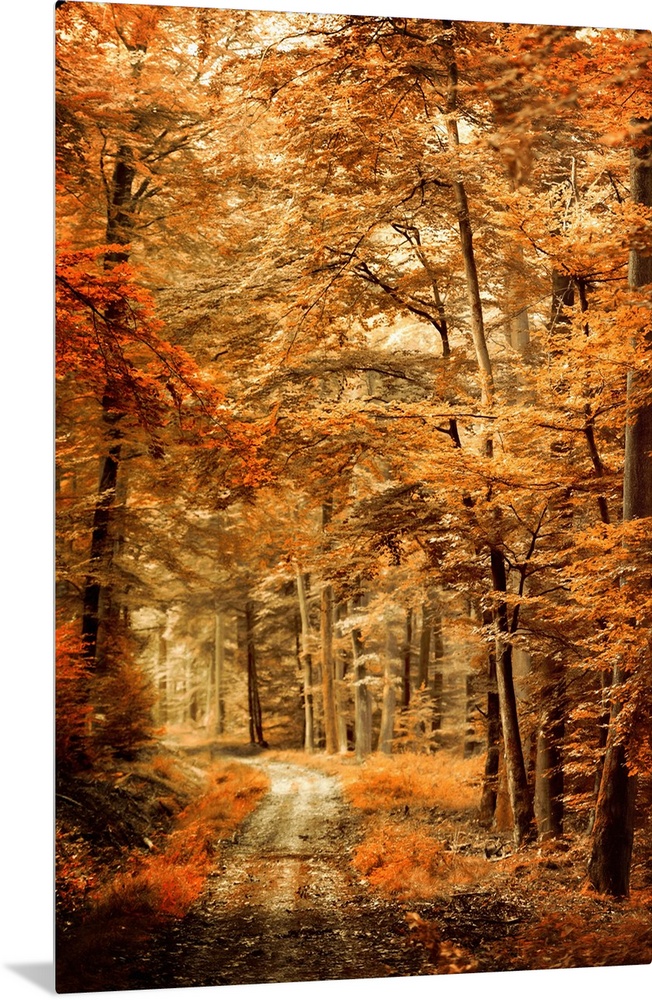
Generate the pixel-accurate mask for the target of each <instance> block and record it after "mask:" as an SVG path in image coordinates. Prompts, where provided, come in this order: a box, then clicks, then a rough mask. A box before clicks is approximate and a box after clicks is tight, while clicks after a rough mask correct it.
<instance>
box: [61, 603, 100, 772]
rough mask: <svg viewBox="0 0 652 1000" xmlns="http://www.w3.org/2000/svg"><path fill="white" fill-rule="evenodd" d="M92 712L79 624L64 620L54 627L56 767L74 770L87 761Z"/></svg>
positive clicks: (86, 763)
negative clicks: (63, 623)
mask: <svg viewBox="0 0 652 1000" xmlns="http://www.w3.org/2000/svg"><path fill="white" fill-rule="evenodd" d="M92 713H93V708H92V706H91V704H90V699H89V690H88V671H87V669H86V665H85V663H84V659H83V656H82V643H81V636H80V635H79V626H78V624H75V623H73V622H68V623H66V624H65V625H61V626H60V627H59V628H57V630H56V756H57V766H58V767H59V768H60V769H63V770H68V771H74V770H77V769H78V768H80V767H84V766H86V765H88V763H89V732H90V720H91V716H92Z"/></svg>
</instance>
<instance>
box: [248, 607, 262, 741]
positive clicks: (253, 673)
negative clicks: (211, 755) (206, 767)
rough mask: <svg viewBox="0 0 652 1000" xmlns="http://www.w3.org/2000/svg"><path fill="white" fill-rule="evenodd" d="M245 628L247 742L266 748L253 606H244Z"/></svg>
mask: <svg viewBox="0 0 652 1000" xmlns="http://www.w3.org/2000/svg"><path fill="white" fill-rule="evenodd" d="M245 626H246V635H247V701H248V707H249V742H250V743H257V744H258V745H259V746H267V743H266V742H265V738H264V736H263V716H262V711H261V707H260V693H259V691H258V671H257V667H256V647H255V641H254V604H253V601H247V603H246V605H245Z"/></svg>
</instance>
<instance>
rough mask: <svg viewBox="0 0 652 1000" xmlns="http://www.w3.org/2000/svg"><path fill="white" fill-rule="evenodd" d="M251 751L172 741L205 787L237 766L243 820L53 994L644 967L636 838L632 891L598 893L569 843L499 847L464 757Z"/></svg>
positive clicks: (641, 861)
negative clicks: (196, 874) (215, 770)
mask: <svg viewBox="0 0 652 1000" xmlns="http://www.w3.org/2000/svg"><path fill="white" fill-rule="evenodd" d="M250 753H251V752H250V751H249V750H248V749H247V748H236V747H226V746H223V747H219V748H216V747H215V746H214V745H213V746H211V747H209V746H205V747H201V746H196V747H194V748H190V747H189V748H186V757H185V759H186V761H187V760H192V767H193V768H194V769H195V770H196V771H197V772H198V773H199V772H201V770H202V769H206V770H209V769H210V767H211V766H214V763H213V765H212V764H211V759H210V758H211V755H212V757H213V762H215V761H217V762H218V764H219V766H220V767H222V769H223V774H222V776H221V777H220V782H222V785H221V787H224V785H223V782H224V781H225V780H226V779H225V778H224V776H223V775H224V774H226V773H231V771H232V770H233V768H235V772H234V773H236V774H237V776H238V781H240V782H244V781H245V779H244V775H245V772H246V773H247V774H248V775H249V777H248V778H247V779H246V782H245V784H246V789H245V791H243V792H242V796H243V797H247V796H249V797H250V798H251V797H252V796H253V798H251V802H250V806H249V807H248V810H249V811H248V815H247V816H246V818H245V819H244V820H243V821H242V822H240V823H239V825H237V826H233V824H232V827H233V829H232V830H231V832H230V833H229V834H228V836H223V837H222V838H221V840H220V843H219V850H218V851H217V852H216V853H215V855H214V857H212V859H211V860H210V861H209V863H208V865H207V868H206V874H205V878H204V879H203V880H202V889H201V891H200V892H198V893H197V897H196V899H194V901H192V902H191V903H190V905H189V906H188V907H186V908H185V912H184V910H183V909H182V910H180V911H179V912H177V913H175V912H174V910H173V908H172V911H171V912H170V914H169V918H168V919H167V920H166V921H165V922H164V923H162V924H160V925H158V926H155V925H153V926H152V927H151V932H150V933H146V932H145V926H146V922H145V924H143V923H142V921H141V922H140V923H139V926H140V927H141V930H142V933H141V934H140V935H139V934H136V935H134V933H133V926H132V924H131V923H130V921H129V920H128V918H125V916H124V914H122V915H121V913H120V911H119V909H118V913H117V916H116V919H117V921H118V924H119V926H120V927H122V929H123V930H124V931H125V933H124V935H123V936H122V937H120V935H119V934H118V936H117V938H114V939H113V942H112V944H111V946H110V949H109V950H110V951H111V954H110V955H107V961H106V962H105V963H104V964H102V963H101V962H100V963H99V964H98V962H97V961H95V963H94V969H95V977H96V978H95V985H93V981H92V980H91V981H89V980H88V978H86V979H84V976H83V974H82V975H81V978H80V973H79V969H80V968H81V969H83V968H84V966H85V964H86V963H85V962H83V961H81V962H80V961H79V960H77V959H76V960H75V961H74V962H72V963H71V962H68V964H67V968H68V970H70V969H71V968H72V967H73V966H74V968H75V969H76V970H77V971H76V972H75V973H74V974H73V975H71V974H70V972H68V974H67V976H66V974H65V973H64V975H63V977H62V979H61V982H60V984H59V989H60V990H61V989H63V990H64V991H65V990H66V989H67V990H68V991H71V990H81V989H89V988H91V989H93V988H94V989H98V988H102V987H100V986H98V985H97V982H98V981H99V979H98V977H99V978H100V979H102V981H103V982H104V983H105V985H104V987H103V988H105V989H106V988H107V985H106V983H107V982H108V983H110V984H111V985H110V987H109V988H114V989H115V988H119V987H122V988H164V987H171V986H200V985H220V984H244V983H271V982H293V981H310V980H326V979H347V978H368V977H378V978H380V977H387V976H408V975H430V974H445V973H450V972H471V971H496V970H508V969H540V968H568V967H575V966H592V965H624V964H643V963H649V962H650V961H652V870H651V867H650V842H649V835H648V836H646V835H645V833H644V831H643V832H641V833H640V835H639V837H638V839H637V854H636V857H635V861H634V878H633V883H634V884H633V891H632V894H631V897H630V898H629V899H628V900H626V901H613V900H607V899H604V898H602V897H599V896H597V895H596V894H594V893H591V892H590V891H589V890H587V888H586V879H585V867H586V851H587V843H586V838H585V837H583V836H581V835H574V836H566V837H564V838H561V839H560V840H558V841H555V842H552V843H550V844H547V845H544V846H541V847H539V846H534V847H530V848H527V849H526V850H521V851H518V852H514V851H513V850H512V849H511V846H510V844H509V838H508V836H507V835H496V834H495V833H493V832H492V833H488V832H487V831H486V830H484V829H482V828H481V827H480V826H479V824H478V823H477V819H476V808H475V803H476V802H477V783H478V761H477V758H475V759H474V758H471V759H470V760H469V761H462V760H460V759H459V758H454V759H453V758H452V757H451V756H449V755H447V754H437V755H435V756H434V757H433V758H426V759H425V760H424V757H423V756H418V755H416V754H402V755H397V756H396V757H393V758H383V757H378V758H376V757H374V758H372V759H370V760H369V761H367V762H366V763H365V764H363V765H358V764H356V763H355V761H354V760H353V758H351V757H343V758H334V757H325V756H323V755H318V756H316V757H308V756H307V755H303V754H298V753H293V752H277V753H273V752H265V753H260V754H257V755H255V756H253V755H251V756H250ZM188 754H191V756H188ZM242 756H245V757H246V758H247V759H246V768H245V770H244V771H243V770H241V769H242V768H243V766H244V764H245V761H243V760H241V758H242ZM224 769H226V770H224ZM238 769H240V770H238ZM251 775H253V777H251ZM235 787H236V786H235V785H234V788H235ZM235 795H236V796H237V795H238V791H237V790H236V791H235ZM256 803H257V805H256ZM120 921H122V923H120ZM87 923H88V921H87ZM90 923H91V925H92V923H93V921H92V920H91V921H90ZM72 930H73V931H74V935H75V938H76V939H77V940H78V938H79V934H78V928H77V929H75V928H74V927H73V928H72ZM71 936H72V935H71ZM82 936H83V935H82ZM94 949H95V950H94V954H95V955H97V942H96V941H95V944H94ZM63 951H64V953H65V952H66V951H70V946H69V942H68V943H67V942H66V940H65V935H64V941H63ZM84 983H86V985H84Z"/></svg>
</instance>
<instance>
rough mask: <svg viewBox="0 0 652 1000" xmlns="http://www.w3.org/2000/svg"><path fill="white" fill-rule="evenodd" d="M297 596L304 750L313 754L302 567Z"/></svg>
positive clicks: (307, 625)
mask: <svg viewBox="0 0 652 1000" xmlns="http://www.w3.org/2000/svg"><path fill="white" fill-rule="evenodd" d="M296 575H297V595H298V598H299V613H300V615H301V653H300V659H301V665H302V667H303V715H304V740H303V746H304V750H306V751H307V752H308V753H313V751H314V749H315V739H314V731H313V703H312V656H311V653H310V618H309V616H308V599H307V597H306V585H305V580H304V577H303V573H302V571H301V568H300V567H297V570H296Z"/></svg>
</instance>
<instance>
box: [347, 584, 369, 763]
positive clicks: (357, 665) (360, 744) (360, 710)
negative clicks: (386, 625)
mask: <svg viewBox="0 0 652 1000" xmlns="http://www.w3.org/2000/svg"><path fill="white" fill-rule="evenodd" d="M356 607H357V603H356V602H352V606H351V610H355V608H356ZM351 645H352V648H353V690H354V704H355V756H356V760H358V761H362V760H364V758H365V757H368V756H369V754H370V753H371V715H372V713H371V693H370V691H369V686H368V678H367V668H366V666H365V662H364V645H363V642H362V637H361V634H360V629H357V628H354V629H352V630H351Z"/></svg>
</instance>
